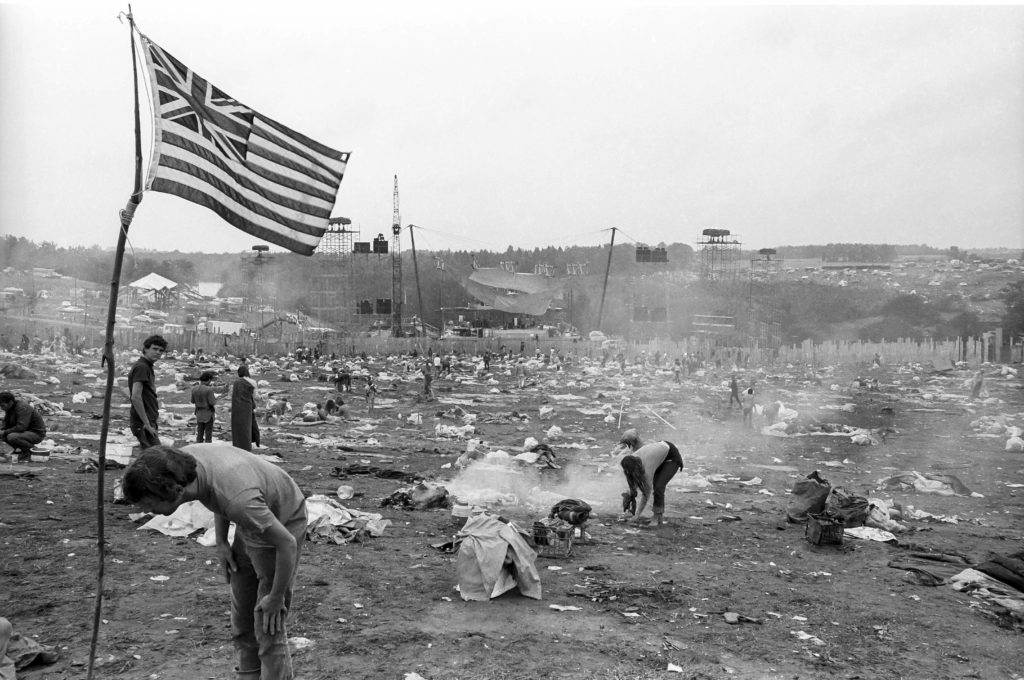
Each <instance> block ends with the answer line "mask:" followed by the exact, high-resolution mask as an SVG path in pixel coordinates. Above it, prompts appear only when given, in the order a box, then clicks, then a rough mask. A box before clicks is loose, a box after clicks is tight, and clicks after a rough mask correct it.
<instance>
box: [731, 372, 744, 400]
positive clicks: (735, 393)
mask: <svg viewBox="0 0 1024 680" xmlns="http://www.w3.org/2000/svg"><path fill="white" fill-rule="evenodd" d="M734 399H735V400H736V405H737V406H739V407H740V408H743V402H742V401H740V384H739V382H737V381H736V374H735V373H734V374H733V376H732V379H731V380H729V408H732V402H733V400H734Z"/></svg>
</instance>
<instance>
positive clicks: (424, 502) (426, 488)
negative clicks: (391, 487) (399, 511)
mask: <svg viewBox="0 0 1024 680" xmlns="http://www.w3.org/2000/svg"><path fill="white" fill-rule="evenodd" d="M380 506H381V507H382V508H386V507H388V506H393V507H397V508H405V509H406V510H429V509H430V508H450V507H451V506H452V501H451V498H450V497H449V495H448V489H446V488H444V487H443V486H441V485H439V484H433V483H431V482H420V483H419V484H417V485H416V486H412V487H405V488H402V489H398V490H397V491H395V492H394V493H392V494H391V495H390V496H388V497H386V498H384V499H383V500H382V501H381V502H380Z"/></svg>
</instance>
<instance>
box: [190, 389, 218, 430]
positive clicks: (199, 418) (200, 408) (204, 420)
mask: <svg viewBox="0 0 1024 680" xmlns="http://www.w3.org/2000/svg"><path fill="white" fill-rule="evenodd" d="M212 380H213V371H203V373H202V375H200V376H199V384H198V385H196V386H195V387H193V388H192V403H193V404H195V406H196V443H199V444H201V443H203V442H207V443H209V442H212V441H213V419H214V411H215V410H216V406H215V404H216V403H217V395H216V394H214V393H213V387H211V386H210V382H211V381H212Z"/></svg>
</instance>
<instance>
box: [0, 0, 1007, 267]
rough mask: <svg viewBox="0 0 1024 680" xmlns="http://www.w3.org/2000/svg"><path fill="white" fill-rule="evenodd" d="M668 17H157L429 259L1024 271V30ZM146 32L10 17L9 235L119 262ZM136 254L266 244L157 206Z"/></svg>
mask: <svg viewBox="0 0 1024 680" xmlns="http://www.w3.org/2000/svg"><path fill="white" fill-rule="evenodd" d="M665 4H667V3H609V2H587V3H573V4H566V3H557V4H556V3H539V2H538V3H533V2H515V3H512V2H505V3H500V4H499V3H484V2H472V3H446V2H441V3H437V2H430V3H425V2H419V3H400V4H396V3H383V2H380V3H369V2H359V3H355V2H352V3H342V2H336V3H330V4H327V3H324V4H319V3H315V4H314V3H304V2H291V3H285V2H274V3H267V2H254V1H251V0H250V1H249V2H244V3H231V2H203V3H191V2H155V1H149V0H136V1H135V2H133V3H132V6H133V9H134V12H135V18H136V21H137V22H138V25H139V28H140V30H141V31H142V32H144V33H145V34H147V35H148V36H149V37H150V38H151V39H152V40H154V41H155V42H156V43H158V44H159V45H161V46H162V47H163V48H164V49H166V50H167V51H168V52H170V53H171V54H173V55H174V56H176V57H177V58H178V59H180V60H181V61H183V62H184V63H185V64H186V65H188V66H189V67H191V68H192V69H194V70H195V71H196V72H197V73H199V74H200V75H202V76H204V77H206V78H207V79H208V80H210V81H211V82H212V83H214V84H215V85H217V86H218V87H220V88H221V89H223V90H224V91H226V92H227V93H229V94H230V95H231V96H233V97H235V98H236V99H238V100H239V101H241V102H243V103H245V104H246V105H248V106H250V107H252V108H254V109H256V110H257V111H259V112H260V113H263V114H265V115H268V116H270V117H271V118H274V119H276V120H278V121H279V122H281V123H283V124H285V125H288V126H289V127H292V128H294V129H296V130H299V131H301V132H303V133H305V134H307V135H308V136H310V137H313V138H314V139H317V140H318V141H321V142H323V143H324V144H327V145H329V146H332V147H334V148H336V149H339V150H342V151H351V152H352V158H351V161H350V163H349V166H348V170H347V172H346V175H345V179H344V180H343V181H342V184H341V192H340V194H339V198H338V201H337V204H336V205H335V209H334V214H335V215H344V216H347V217H350V218H351V219H352V220H353V223H354V224H355V225H356V226H359V227H360V228H361V230H362V235H363V238H364V239H365V240H369V239H370V238H372V236H374V235H375V234H376V233H377V232H380V231H383V232H387V231H388V230H389V227H390V224H391V217H392V215H391V213H392V182H393V176H394V175H395V174H396V173H397V174H398V176H399V185H400V191H401V212H402V222H403V224H408V223H415V224H417V225H420V226H422V227H424V228H425V231H423V232H418V233H417V246H418V247H422V248H447V247H450V248H455V249H475V248H492V249H499V248H500V249H504V248H505V247H506V246H508V245H510V244H511V245H515V246H522V247H533V246H538V245H546V244H551V245H568V244H570V243H583V244H593V243H598V242H602V241H604V240H606V239H607V236H608V234H607V232H606V231H602V230H606V229H608V228H609V227H612V226H617V227H620V228H621V229H622V230H623V234H624V236H623V237H622V238H623V239H624V240H627V241H628V240H630V239H634V240H640V241H646V242H650V243H657V242H659V241H667V242H673V241H678V242H684V243H690V244H694V243H695V242H696V240H697V238H698V235H699V233H700V230H701V229H703V228H705V227H718V228H725V229H731V230H732V231H733V232H734V233H738V234H739V235H740V237H741V238H742V240H743V242H744V244H746V245H749V246H751V247H764V246H774V245H787V244H806V243H828V242H847V241H859V242H871V243H881V242H889V243H928V244H931V245H934V246H940V247H947V246H950V245H959V246H962V247H968V248H969V247H981V246H1010V247H1022V246H1024V7H1018V6H1003V7H923V6H919V7H886V6H858V7H839V6H833V7H799V6H796V7H778V8H773V7H764V6H747V7H732V8H722V9H717V8H704V7H693V6H689V7H686V6H681V7H669V6H663V5H665ZM126 8H127V4H126V3H125V4H117V3H111V2H100V1H95V2H94V1H85V0H83V1H79V2H75V3H53V2H36V3H32V4H21V3H14V4H2V5H0V158H2V164H0V232H3V233H5V234H6V233H10V234H17V235H23V236H28V237H30V238H32V239H36V240H47V239H48V240H52V241H55V242H57V243H58V244H61V245H93V244H98V245H101V246H104V247H111V246H113V245H114V243H115V241H116V236H117V225H118V220H117V211H118V210H119V209H120V208H122V207H123V206H124V204H125V201H126V200H127V198H128V195H129V193H130V191H131V188H132V182H133V172H134V152H133V135H134V127H133V120H132V80H131V59H130V52H129V41H128V27H127V23H125V24H122V23H119V22H118V19H117V15H118V13H119V12H120V11H121V10H124V9H126ZM143 104H144V105H145V95H144V96H143ZM149 115H150V114H149V112H148V109H145V108H144V110H143V121H144V122H143V127H146V122H145V121H146V119H147V117H148V116H149ZM130 238H131V241H132V244H133V245H134V247H135V248H154V249H175V248H177V249H180V250H183V251H188V250H203V251H213V252H219V251H239V250H248V249H249V247H250V246H251V245H253V244H255V243H257V241H256V240H255V239H253V238H252V237H250V236H248V235H246V234H244V233H242V232H240V231H237V230H235V229H234V228H233V227H231V226H230V225H228V224H227V223H225V222H222V221H220V219H219V218H217V217H216V215H215V214H214V213H212V212H210V211H208V210H206V209H204V208H201V207H199V206H197V205H193V204H191V203H189V202H186V201H184V200H182V199H180V198H176V197H173V196H170V195H167V194H161V193H155V192H147V193H146V194H145V196H144V199H143V202H142V205H141V206H140V208H139V211H138V213H137V214H136V217H135V221H134V223H133V225H132V227H131V231H130ZM421 239H422V241H421ZM407 246H408V244H406V247H407Z"/></svg>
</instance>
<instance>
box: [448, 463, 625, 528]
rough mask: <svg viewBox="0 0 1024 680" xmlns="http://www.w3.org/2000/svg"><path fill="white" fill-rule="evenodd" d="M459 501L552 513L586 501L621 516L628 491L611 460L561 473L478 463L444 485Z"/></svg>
mask: <svg viewBox="0 0 1024 680" xmlns="http://www.w3.org/2000/svg"><path fill="white" fill-rule="evenodd" d="M444 485H445V487H446V488H447V489H448V491H449V492H450V493H451V494H452V495H453V496H455V497H456V498H457V499H458V500H459V501H462V502H464V503H469V504H471V505H478V506H486V507H489V508H494V509H499V508H501V509H507V508H510V507H515V508H521V509H524V510H529V511H531V512H541V513H544V514H546V513H547V511H548V510H550V508H551V506H553V505H554V504H555V503H557V502H558V501H560V500H563V499H566V498H576V499H579V500H582V501H584V502H586V503H587V504H589V505H590V506H591V507H593V508H594V510H595V511H601V512H608V513H611V512H618V511H619V510H620V509H621V497H620V494H621V493H622V492H623V491H624V490H625V489H626V484H625V481H624V480H623V478H622V473H621V471H620V470H619V468H618V465H614V464H613V463H612V462H611V460H610V459H605V460H604V461H602V462H601V464H597V461H595V462H594V463H591V464H583V463H577V462H573V463H568V464H567V465H565V467H563V468H562V469H561V470H545V471H543V472H542V471H540V470H538V469H537V468H536V467H535V466H533V465H521V464H520V463H519V462H518V461H515V460H510V459H505V458H494V457H492V458H482V459H479V460H475V461H473V462H472V463H471V464H470V465H469V466H467V467H466V468H464V469H463V470H461V471H460V472H459V473H458V474H457V475H456V476H455V477H454V478H453V479H451V480H449V481H446V482H444Z"/></svg>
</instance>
